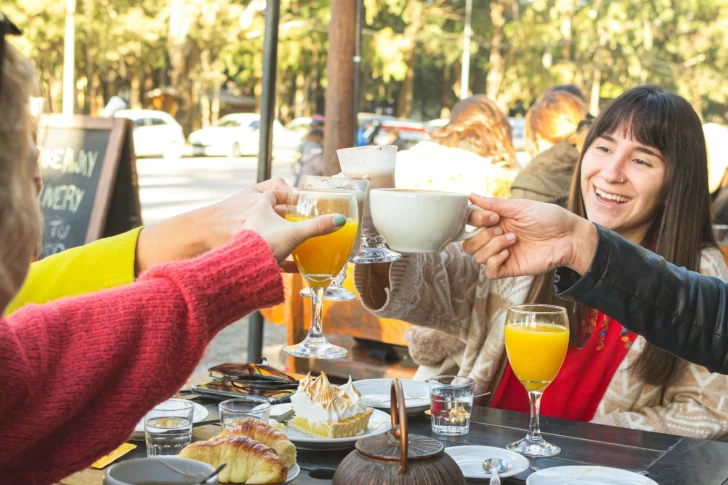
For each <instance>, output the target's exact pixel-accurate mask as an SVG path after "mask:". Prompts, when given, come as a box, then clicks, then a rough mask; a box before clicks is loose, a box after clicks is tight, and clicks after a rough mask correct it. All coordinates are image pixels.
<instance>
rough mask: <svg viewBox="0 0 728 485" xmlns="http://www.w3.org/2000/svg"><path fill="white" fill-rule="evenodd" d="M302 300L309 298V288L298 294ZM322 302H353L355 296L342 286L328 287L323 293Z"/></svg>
mask: <svg viewBox="0 0 728 485" xmlns="http://www.w3.org/2000/svg"><path fill="white" fill-rule="evenodd" d="M299 294H300V295H301V296H302V297H304V298H311V288H309V287H306V288H304V289H302V290H301V292H300V293H299ZM324 300H328V301H354V300H356V295H355V294H354V293H352V292H351V291H349V290H347V289H346V288H344V287H343V286H329V287H328V288H326V293H324Z"/></svg>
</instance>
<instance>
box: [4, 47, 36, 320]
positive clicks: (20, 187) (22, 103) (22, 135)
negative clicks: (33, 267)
mask: <svg viewBox="0 0 728 485" xmlns="http://www.w3.org/2000/svg"><path fill="white" fill-rule="evenodd" d="M1 65H2V68H1V71H0V76H2V80H1V82H0V113H2V116H0V313H2V311H3V310H4V308H5V306H6V305H7V303H8V302H9V300H10V299H12V297H13V296H14V295H15V293H17V291H18V289H19V288H20V286H21V284H22V282H23V280H24V279H25V275H26V273H27V271H28V266H29V265H30V261H31V259H32V257H33V255H34V253H35V250H36V248H37V243H38V240H39V237H40V214H39V207H38V202H37V200H36V199H35V186H34V182H33V174H34V168H35V166H36V160H31V159H30V155H31V152H30V149H31V135H32V120H31V115H30V105H29V101H30V97H31V95H33V94H34V93H35V92H37V83H36V78H35V71H34V69H33V66H32V65H31V64H30V62H29V61H27V60H26V59H24V58H23V57H22V56H21V55H20V54H19V53H18V52H17V50H15V49H14V48H13V47H12V46H11V45H9V44H8V43H6V44H5V50H4V54H3V59H2V64H1Z"/></svg>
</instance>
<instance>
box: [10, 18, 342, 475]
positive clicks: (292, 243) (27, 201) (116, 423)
mask: <svg viewBox="0 0 728 485" xmlns="http://www.w3.org/2000/svg"><path fill="white" fill-rule="evenodd" d="M3 21H5V18H3ZM0 65H1V66H2V71H1V72H0V76H2V78H1V79H0V82H1V85H2V88H1V89H0V112H2V113H3V116H2V118H0V313H4V311H5V309H6V307H7V306H8V304H9V302H10V301H11V300H13V299H14V298H15V297H16V295H17V293H18V291H19V289H20V287H21V286H22V285H23V281H24V279H25V277H26V275H27V272H28V267H29V265H30V261H31V260H32V258H33V255H34V253H35V250H36V247H37V242H38V241H39V238H40V229H41V223H40V222H41V221H40V214H39V206H38V202H37V199H36V197H37V193H36V191H37V186H36V182H35V181H34V174H35V173H36V169H37V163H38V160H37V151H35V150H34V149H33V144H32V135H31V131H32V123H31V120H30V113H29V109H28V108H29V97H30V95H31V93H32V92H33V90H34V87H35V79H36V75H35V72H34V69H33V67H32V66H31V64H30V63H29V62H28V61H26V60H25V59H23V58H22V57H21V56H20V55H19V54H18V53H17V51H16V50H15V49H14V48H13V47H12V45H10V44H7V43H6V45H5V49H4V53H3V57H2V59H0ZM286 195H287V194H286V193H285V192H280V193H275V192H273V191H272V190H267V191H266V192H264V193H263V194H261V196H260V197H259V198H258V199H257V201H256V202H255V203H254V204H253V205H252V206H251V207H249V210H247V211H246V212H239V213H238V217H236V218H235V221H234V222H233V221H231V222H232V223H233V225H235V224H236V226H235V227H236V228H237V229H236V230H235V234H234V235H233V236H232V238H230V240H229V241H228V242H227V243H225V244H222V245H221V246H220V247H218V248H217V249H214V250H212V251H209V252H207V253H205V254H204V255H202V256H200V257H197V258H193V259H188V260H184V261H174V262H169V263H165V264H161V265H156V266H153V267H152V268H150V269H149V270H147V271H145V272H144V273H142V274H141V275H140V276H139V278H138V279H137V281H135V282H134V283H133V284H128V285H124V286H121V287H118V288H112V289H109V290H104V291H99V292H96V293H93V294H91V295H85V296H78V297H75V298H67V299H63V300H60V301H56V302H53V303H47V304H45V305H26V306H25V307H24V308H22V309H20V310H18V311H16V312H15V313H13V314H12V315H10V316H8V317H4V318H0V374H1V375H2V377H3V383H4V385H5V386H6V388H5V390H4V392H3V393H2V394H1V395H0V415H2V417H3V418H2V420H0V432H1V433H2V435H3V440H2V441H1V442H0V483H8V484H10V483H13V484H15V483H18V484H20V483H22V484H26V483H27V484H35V485H46V484H47V485H50V484H53V483H56V482H58V481H59V480H61V479H63V478H64V477H66V476H68V475H70V474H71V473H73V472H76V471H79V470H82V469H84V468H87V467H88V466H89V465H91V463H93V462H94V461H96V460H97V459H98V458H99V457H101V456H103V455H105V454H107V453H109V452H111V451H112V450H114V449H115V448H116V447H117V446H118V445H119V444H121V443H123V442H124V441H126V439H127V438H128V437H129V436H130V435H131V433H132V431H133V430H134V428H135V426H136V424H137V423H138V422H139V420H140V419H141V418H142V417H143V416H144V415H145V414H146V412H147V411H148V410H149V409H151V408H152V407H153V406H154V405H156V404H157V403H159V402H162V401H164V400H165V399H167V398H169V397H170V396H172V395H173V394H174V393H175V392H177V390H178V389H179V388H180V387H181V386H182V385H183V384H184V382H185V381H186V379H187V377H188V376H189V375H190V374H191V372H192V371H193V369H194V368H195V366H196V365H197V363H198V362H199V360H200V359H201V357H202V355H203V353H204V350H205V348H206V346H207V344H208V343H209V341H210V340H211V339H212V338H213V337H214V336H215V335H216V334H217V333H218V332H219V331H220V330H222V329H223V328H224V327H226V326H227V325H229V324H230V323H232V322H234V321H236V320H238V319H239V318H241V317H243V316H245V315H246V314H248V313H250V312H251V311H253V310H255V309H257V308H260V307H266V306H271V305H275V304H278V303H280V302H282V301H283V283H282V280H281V276H280V266H279V265H280V264H282V262H283V261H284V260H285V259H286V258H287V256H288V255H289V254H290V253H291V252H292V251H293V249H294V248H295V247H296V246H297V245H298V244H300V243H301V242H303V241H305V240H306V239H307V238H309V237H315V236H319V235H323V234H328V233H330V232H332V231H335V230H336V229H337V228H339V227H341V226H342V225H343V224H344V223H345V222H346V219H345V217H344V216H342V215H328V216H322V217H318V218H315V219H311V220H309V221H305V222H300V223H291V222H288V221H286V220H285V219H283V218H282V217H280V216H279V215H278V214H277V213H276V207H277V206H278V205H280V204H283V203H285V200H286ZM190 230H193V231H194V230H200V229H199V228H198V227H196V226H194V225H193V226H192V228H190Z"/></svg>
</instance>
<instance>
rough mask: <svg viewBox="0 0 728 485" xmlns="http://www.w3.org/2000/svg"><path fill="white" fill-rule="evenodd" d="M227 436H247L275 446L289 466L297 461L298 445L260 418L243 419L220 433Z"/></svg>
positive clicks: (220, 435)
mask: <svg viewBox="0 0 728 485" xmlns="http://www.w3.org/2000/svg"><path fill="white" fill-rule="evenodd" d="M226 436H247V437H248V438H250V439H252V440H255V441H259V442H261V443H263V444H264V445H266V446H270V447H271V448H273V449H274V450H275V451H276V453H278V456H280V457H281V459H282V460H283V463H284V464H285V465H286V466H287V467H288V468H290V467H292V466H293V465H294V464H295V463H296V447H295V446H294V445H293V443H291V442H290V441H289V440H288V437H287V436H286V435H285V434H284V433H282V432H280V431H279V430H277V429H276V428H275V427H273V426H271V425H270V424H268V423H265V422H263V421H261V420H259V419H256V418H243V419H241V420H240V421H238V423H237V424H236V425H235V427H233V428H230V429H226V430H225V431H223V432H222V433H220V434H219V435H218V437H226ZM214 439H217V438H213V440H214Z"/></svg>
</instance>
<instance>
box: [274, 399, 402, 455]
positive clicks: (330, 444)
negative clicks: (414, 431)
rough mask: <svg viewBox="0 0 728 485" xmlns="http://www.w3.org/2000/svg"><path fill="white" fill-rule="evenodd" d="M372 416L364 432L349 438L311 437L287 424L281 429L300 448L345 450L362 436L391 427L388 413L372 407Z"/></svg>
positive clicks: (377, 432) (382, 431) (374, 433)
mask: <svg viewBox="0 0 728 485" xmlns="http://www.w3.org/2000/svg"><path fill="white" fill-rule="evenodd" d="M373 411H374V412H372V416H371V417H370V418H369V427H368V428H367V429H366V431H364V433H362V434H360V435H358V436H352V437H351V438H312V437H311V436H308V435H307V434H305V433H302V432H300V431H298V430H297V429H295V428H294V427H293V426H288V427H287V428H285V429H282V430H281V431H283V432H284V433H285V434H286V436H288V439H289V440H291V443H293V444H294V445H296V448H299V449H301V450H347V449H349V448H353V447H354V444H355V443H356V442H357V441H359V440H360V439H362V438H366V437H368V436H374V435H377V434H382V433H386V432H387V431H389V430H390V429H392V418H391V417H390V416H389V414H387V413H385V412H384V411H380V410H378V409H374V410H373Z"/></svg>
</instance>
